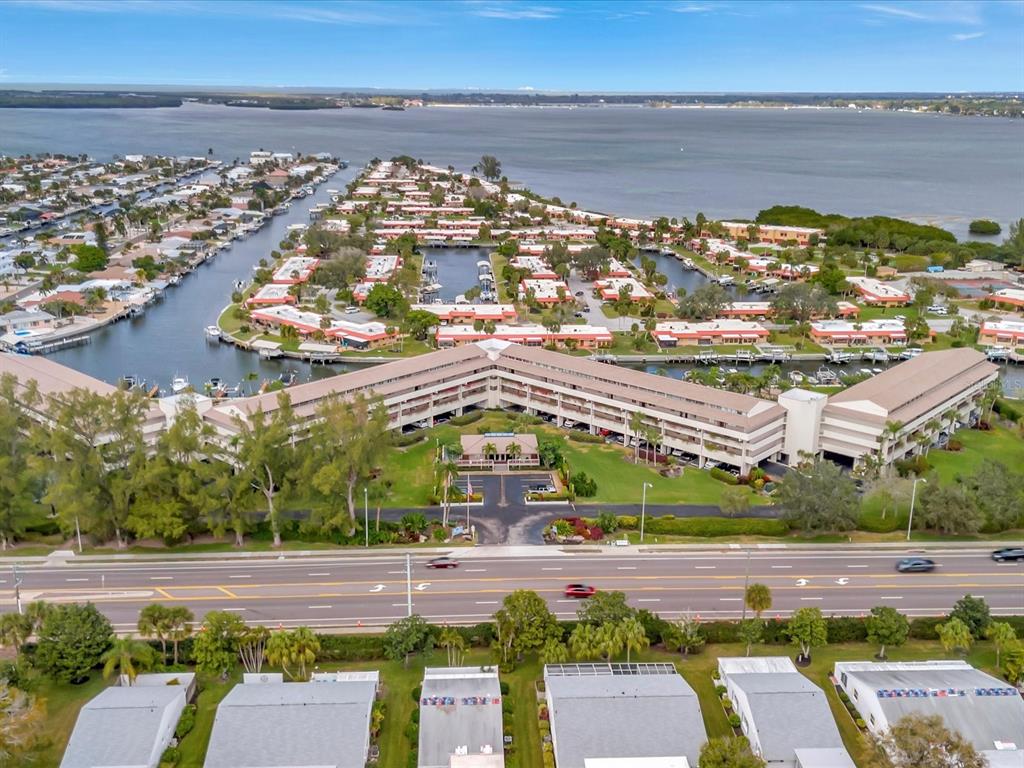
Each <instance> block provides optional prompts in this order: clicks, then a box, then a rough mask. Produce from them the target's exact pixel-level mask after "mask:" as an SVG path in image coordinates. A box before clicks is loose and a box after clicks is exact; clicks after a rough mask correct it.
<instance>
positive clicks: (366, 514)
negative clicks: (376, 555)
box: [363, 485, 370, 549]
mask: <svg viewBox="0 0 1024 768" xmlns="http://www.w3.org/2000/svg"><path fill="white" fill-rule="evenodd" d="M363 533H364V534H365V536H366V547H367V549H369V547H370V487H369V486H367V485H364V486H363Z"/></svg>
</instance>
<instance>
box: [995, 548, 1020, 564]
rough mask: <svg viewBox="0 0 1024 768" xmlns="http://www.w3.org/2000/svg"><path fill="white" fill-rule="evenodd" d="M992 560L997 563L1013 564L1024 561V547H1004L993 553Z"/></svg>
mask: <svg viewBox="0 0 1024 768" xmlns="http://www.w3.org/2000/svg"><path fill="white" fill-rule="evenodd" d="M992 559H993V560H995V561H996V562H997V563H1007V562H1013V561H1014V560H1024V547H1003V548H1002V549H997V550H996V551H995V552H993V553H992Z"/></svg>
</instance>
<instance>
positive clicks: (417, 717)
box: [412, 707, 420, 725]
mask: <svg viewBox="0 0 1024 768" xmlns="http://www.w3.org/2000/svg"><path fill="white" fill-rule="evenodd" d="M412 721H413V722H414V723H416V725H419V723H420V708H419V707H413V710H412Z"/></svg>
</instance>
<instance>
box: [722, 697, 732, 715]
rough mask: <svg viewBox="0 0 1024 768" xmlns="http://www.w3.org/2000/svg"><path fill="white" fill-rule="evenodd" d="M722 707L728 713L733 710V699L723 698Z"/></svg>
mask: <svg viewBox="0 0 1024 768" xmlns="http://www.w3.org/2000/svg"><path fill="white" fill-rule="evenodd" d="M722 706H723V707H724V708H725V710H726V711H727V712H728V711H729V710H730V709H732V699H728V698H723V699H722Z"/></svg>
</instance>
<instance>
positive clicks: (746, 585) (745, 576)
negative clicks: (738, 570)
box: [740, 547, 750, 621]
mask: <svg viewBox="0 0 1024 768" xmlns="http://www.w3.org/2000/svg"><path fill="white" fill-rule="evenodd" d="M749 587H750V547H747V567H746V569H745V571H744V573H743V615H742V616H741V617H740V621H746V620H747V589H748V588H749Z"/></svg>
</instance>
